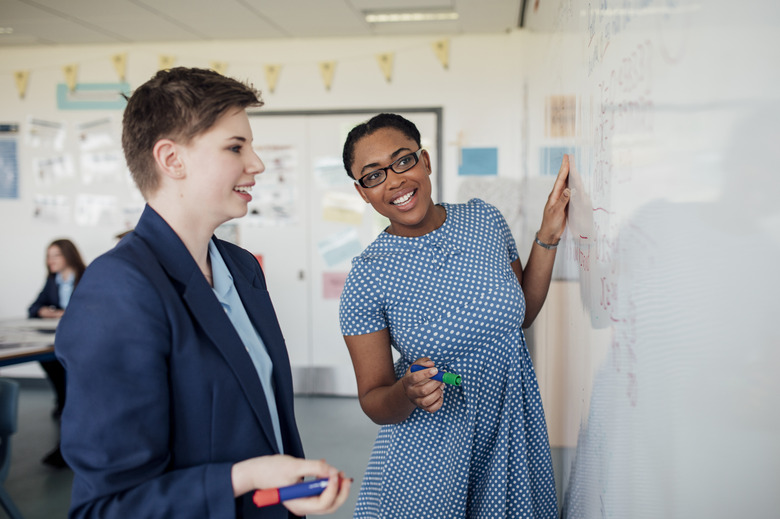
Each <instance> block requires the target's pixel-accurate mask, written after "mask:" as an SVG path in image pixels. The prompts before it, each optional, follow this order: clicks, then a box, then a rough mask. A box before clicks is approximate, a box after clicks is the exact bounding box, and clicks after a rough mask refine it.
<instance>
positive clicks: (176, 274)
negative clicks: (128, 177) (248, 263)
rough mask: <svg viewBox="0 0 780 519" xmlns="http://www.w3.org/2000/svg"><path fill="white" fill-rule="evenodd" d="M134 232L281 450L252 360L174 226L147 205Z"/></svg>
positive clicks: (266, 433) (273, 444) (267, 437)
mask: <svg viewBox="0 0 780 519" xmlns="http://www.w3.org/2000/svg"><path fill="white" fill-rule="evenodd" d="M135 232H137V233H138V234H139V235H140V236H141V237H142V238H144V241H146V242H147V244H148V245H149V247H150V248H151V249H152V250H153V251H154V254H155V256H157V258H158V260H159V261H160V264H161V265H162V267H163V268H164V269H165V271H166V272H167V273H168V275H169V276H170V277H171V278H172V279H173V280H174V281H175V282H176V285H177V288H178V290H179V291H180V293H181V296H182V299H183V300H184V302H185V304H186V305H187V306H188V307H189V309H190V311H191V312H192V315H193V316H194V318H195V322H196V323H197V324H198V325H199V326H200V327H201V328H202V329H203V331H204V332H205V334H206V335H207V336H208V338H209V339H210V340H211V342H212V343H213V345H214V347H216V348H217V349H218V350H219V351H220V352H221V354H222V356H223V357H224V359H225V361H226V362H227V364H228V365H229V366H230V368H231V370H232V371H233V373H234V374H235V375H236V379H237V380H238V381H239V384H240V385H241V388H242V389H243V391H244V394H245V395H246V398H247V400H248V401H249V403H250V405H251V406H252V409H253V410H254V412H255V415H256V416H257V419H258V421H259V422H260V425H261V428H262V430H263V433H264V434H265V437H266V441H267V442H268V444H269V445H271V446H276V451H277V452H281V450H280V448H279V446H277V445H276V439H275V435H274V432H273V425H272V423H271V414H270V412H269V410H268V405H267V403H266V398H265V391H263V386H262V383H261V382H260V377H259V376H258V374H257V371H256V370H255V367H254V363H253V362H252V360H251V358H250V356H249V353H248V352H247V351H246V347H245V346H244V343H243V342H242V341H241V338H240V337H239V336H238V333H237V332H236V330H235V328H234V327H233V324H232V323H231V322H230V318H229V317H228V316H227V315H226V314H225V311H224V310H223V309H222V305H220V304H219V301H218V300H217V298H216V296H215V295H214V292H213V290H212V288H211V286H209V284H208V282H207V281H206V278H205V277H203V274H201V272H200V269H198V266H197V265H196V264H195V260H194V259H193V258H192V255H191V254H190V253H189V251H188V250H187V248H186V247H185V246H184V243H182V242H181V240H180V239H179V238H178V236H177V235H176V233H175V232H174V231H173V229H171V227H170V226H169V225H168V224H167V223H166V222H165V221H164V220H163V219H162V218H161V217H160V216H159V215H158V214H157V213H156V212H155V211H154V210H153V209H152V208H151V207H149V206H147V207H146V209H145V210H144V213H143V215H142V216H141V219H140V220H139V223H138V226H137V227H136V229H135ZM162 244H165V245H164V246H163V245H162ZM172 244H173V245H172ZM272 358H273V357H272Z"/></svg>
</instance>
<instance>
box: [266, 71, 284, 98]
mask: <svg viewBox="0 0 780 519" xmlns="http://www.w3.org/2000/svg"><path fill="white" fill-rule="evenodd" d="M281 70H282V66H281V65H266V66H265V81H266V83H268V90H269V91H270V92H271V93H272V94H273V93H274V90H276V82H277V81H279V72H281Z"/></svg>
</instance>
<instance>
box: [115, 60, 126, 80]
mask: <svg viewBox="0 0 780 519" xmlns="http://www.w3.org/2000/svg"><path fill="white" fill-rule="evenodd" d="M111 62H112V63H113V64H114V68H115V69H116V74H117V75H118V76H119V81H124V80H125V74H126V71H127V54H114V55H113V56H111Z"/></svg>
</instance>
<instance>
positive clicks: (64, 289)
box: [54, 272, 76, 310]
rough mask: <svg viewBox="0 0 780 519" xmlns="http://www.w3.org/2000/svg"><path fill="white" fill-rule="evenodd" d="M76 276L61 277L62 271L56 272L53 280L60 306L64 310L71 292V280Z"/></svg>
mask: <svg viewBox="0 0 780 519" xmlns="http://www.w3.org/2000/svg"><path fill="white" fill-rule="evenodd" d="M75 279H76V276H71V277H70V279H69V280H67V281H65V280H64V279H62V273H61V272H57V274H56V275H55V276H54V281H56V282H57V295H58V296H59V297H60V308H62V309H63V310H65V309H66V308H67V307H68V303H69V302H70V296H71V295H72V294H73V282H74V281H75Z"/></svg>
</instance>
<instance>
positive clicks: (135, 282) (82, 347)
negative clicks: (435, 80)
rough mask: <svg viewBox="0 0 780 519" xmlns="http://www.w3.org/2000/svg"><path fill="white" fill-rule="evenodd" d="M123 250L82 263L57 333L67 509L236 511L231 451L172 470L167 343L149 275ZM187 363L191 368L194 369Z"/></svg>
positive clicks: (105, 512)
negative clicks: (63, 390)
mask: <svg viewBox="0 0 780 519" xmlns="http://www.w3.org/2000/svg"><path fill="white" fill-rule="evenodd" d="M144 270H147V268H146V267H143V268H142V267H138V266H136V265H135V264H133V263H132V262H130V261H127V260H126V259H124V258H123V257H119V256H112V255H105V256H102V257H100V258H98V259H97V260H95V262H93V264H92V265H90V267H89V268H88V269H87V271H86V273H85V274H84V276H83V278H82V280H81V282H80V283H79V290H78V291H76V292H74V295H73V297H72V299H71V301H70V303H69V305H68V311H67V312H66V313H65V316H64V317H63V319H62V321H61V322H60V324H59V326H58V329H57V334H56V338H55V351H56V352H57V356H58V358H59V359H60V361H61V362H62V363H63V365H64V366H65V369H66V370H67V373H68V387H67V390H68V403H67V405H66V407H65V410H64V413H63V417H62V428H61V445H62V450H63V454H64V456H65V459H66V461H67V462H68V464H69V465H70V466H71V467H72V468H73V469H74V482H73V492H72V498H71V511H70V517H73V518H87V517H101V518H102V517H144V518H168V519H176V518H184V517H235V514H236V501H235V499H234V498H233V489H232V481H231V468H232V464H233V463H232V461H231V460H224V461H223V462H214V463H202V464H193V465H191V466H185V467H176V468H175V470H171V468H170V465H171V463H172V455H171V452H172V451H171V446H170V445H169V443H170V438H171V434H170V432H171V429H172V428H173V427H174V426H180V427H188V426H189V427H198V426H200V427H203V426H204V424H176V425H174V423H173V421H172V419H171V414H172V412H171V405H170V401H169V398H170V395H171V388H170V387H169V383H170V381H169V375H170V371H169V366H168V362H169V359H170V350H171V348H172V346H171V345H172V344H173V343H174V342H175V337H173V336H172V334H173V333H175V331H174V329H173V327H172V324H171V320H170V314H169V308H167V304H168V303H167V302H166V301H165V300H164V298H163V297H162V296H161V294H160V292H159V291H158V290H157V289H156V287H155V283H154V282H153V281H152V280H151V279H150V278H149V277H148V276H147V275H145V273H144ZM198 376H199V374H198V373H192V377H198Z"/></svg>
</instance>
